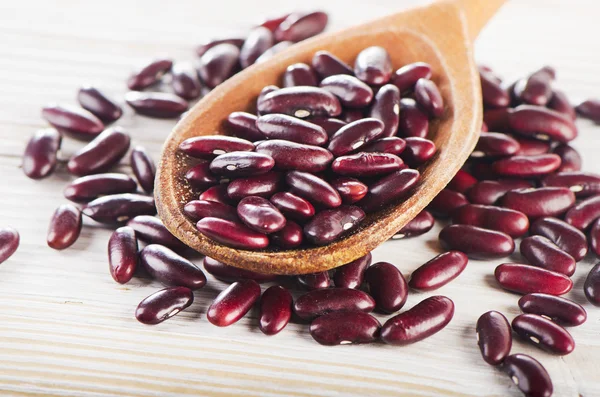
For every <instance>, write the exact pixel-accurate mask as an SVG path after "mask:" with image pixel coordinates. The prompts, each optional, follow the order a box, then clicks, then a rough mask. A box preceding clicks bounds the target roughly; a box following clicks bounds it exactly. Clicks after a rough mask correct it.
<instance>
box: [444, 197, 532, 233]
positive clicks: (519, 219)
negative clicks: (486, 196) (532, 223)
mask: <svg viewBox="0 0 600 397" xmlns="http://www.w3.org/2000/svg"><path fill="white" fill-rule="evenodd" d="M452 222H453V223H457V224H461V225H473V226H477V227H482V228H485V229H491V230H497V231H499V232H502V233H506V234H508V235H509V236H511V237H513V238H517V237H521V236H523V235H524V234H525V233H527V231H528V230H529V219H528V218H527V216H526V215H525V214H523V213H522V212H519V211H514V210H511V209H508V208H502V207H495V206H491V205H479V204H469V205H465V206H462V207H460V208H458V209H456V210H455V211H453V212H452Z"/></svg>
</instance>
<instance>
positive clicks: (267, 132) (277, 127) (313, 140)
mask: <svg viewBox="0 0 600 397" xmlns="http://www.w3.org/2000/svg"><path fill="white" fill-rule="evenodd" d="M256 126H257V127H258V129H259V130H260V131H261V132H262V133H263V135H264V136H265V137H267V139H284V140H288V141H292V142H297V143H303V144H306V145H316V146H322V145H324V144H325V143H327V140H328V139H329V137H328V135H327V132H325V130H324V129H323V127H321V126H318V125H316V124H313V123H310V122H308V121H305V120H300V119H297V118H295V117H292V116H288V115H286V114H267V115H264V116H260V117H259V118H258V120H257V121H256Z"/></svg>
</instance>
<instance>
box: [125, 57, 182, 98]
mask: <svg viewBox="0 0 600 397" xmlns="http://www.w3.org/2000/svg"><path fill="white" fill-rule="evenodd" d="M172 66H173V61H172V60H171V59H167V58H158V59H153V60H152V61H150V62H148V63H146V64H144V65H142V66H141V67H140V68H139V69H137V70H135V71H134V72H133V73H132V74H131V75H130V76H129V78H128V79H127V87H129V89H130V90H143V89H144V88H147V87H150V86H151V85H152V84H154V83H156V82H158V81H159V80H160V79H161V77H162V76H163V75H164V74H165V73H167V72H168V71H169V70H171V67H172Z"/></svg>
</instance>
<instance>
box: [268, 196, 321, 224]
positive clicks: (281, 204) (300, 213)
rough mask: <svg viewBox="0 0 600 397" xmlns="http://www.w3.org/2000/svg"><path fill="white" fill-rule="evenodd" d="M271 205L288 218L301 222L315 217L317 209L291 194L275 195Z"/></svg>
mask: <svg viewBox="0 0 600 397" xmlns="http://www.w3.org/2000/svg"><path fill="white" fill-rule="evenodd" d="M271 203H273V205H274V206H275V207H276V208H277V209H278V210H279V211H281V213H282V214H284V215H285V216H286V217H287V218H292V219H295V220H297V221H300V222H303V221H306V220H308V219H310V218H312V217H313V215H315V207H313V205H312V204H311V203H310V202H308V201H307V200H305V199H303V198H302V197H299V196H296V195H295V194H292V193H289V192H280V193H275V194H274V195H273V196H272V197H271Z"/></svg>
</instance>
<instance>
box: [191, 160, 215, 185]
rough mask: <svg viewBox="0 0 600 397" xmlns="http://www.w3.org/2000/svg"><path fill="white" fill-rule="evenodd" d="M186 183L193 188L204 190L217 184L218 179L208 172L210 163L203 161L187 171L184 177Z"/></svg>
mask: <svg viewBox="0 0 600 397" xmlns="http://www.w3.org/2000/svg"><path fill="white" fill-rule="evenodd" d="M184 178H185V179H186V180H187V182H188V183H189V184H190V185H191V186H192V187H194V188H198V189H205V188H207V187H209V186H212V185H216V184H217V183H219V179H218V178H217V176H216V175H214V174H213V173H212V172H211V170H210V163H209V162H208V161H206V160H203V161H201V162H199V163H198V164H196V165H195V166H193V167H192V168H190V169H189V170H187V172H186V173H185V175H184Z"/></svg>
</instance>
